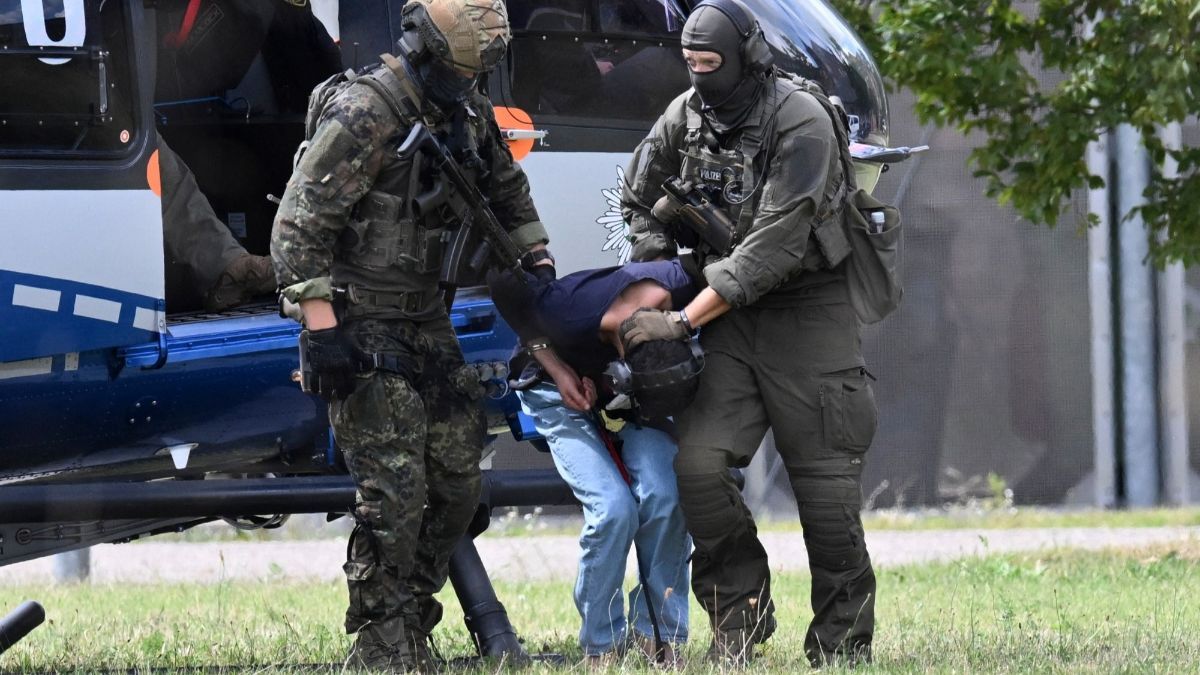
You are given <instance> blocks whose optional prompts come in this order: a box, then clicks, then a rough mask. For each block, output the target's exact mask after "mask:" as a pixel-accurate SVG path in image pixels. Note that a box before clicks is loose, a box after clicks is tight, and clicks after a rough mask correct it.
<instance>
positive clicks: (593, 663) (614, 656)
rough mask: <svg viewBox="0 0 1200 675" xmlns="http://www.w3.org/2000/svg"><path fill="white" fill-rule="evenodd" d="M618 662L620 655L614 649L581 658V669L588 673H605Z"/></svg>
mask: <svg viewBox="0 0 1200 675" xmlns="http://www.w3.org/2000/svg"><path fill="white" fill-rule="evenodd" d="M620 662H621V655H620V654H619V653H617V650H615V649H614V650H612V651H608V652H604V653H603V654H588V655H587V656H584V657H583V667H584V669H585V670H587V671H588V672H589V673H593V672H603V671H606V670H608V669H610V668H613V667H615V666H616V665H617V664H619V663H620Z"/></svg>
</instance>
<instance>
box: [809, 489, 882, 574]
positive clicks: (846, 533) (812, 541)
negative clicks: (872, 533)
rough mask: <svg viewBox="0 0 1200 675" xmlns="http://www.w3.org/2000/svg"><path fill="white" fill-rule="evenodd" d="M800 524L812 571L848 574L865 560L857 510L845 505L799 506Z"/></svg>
mask: <svg viewBox="0 0 1200 675" xmlns="http://www.w3.org/2000/svg"><path fill="white" fill-rule="evenodd" d="M800 524H801V525H802V526H803V527H804V544H805V547H806V548H807V549H808V560H809V562H810V563H811V564H812V566H813V567H817V568H821V569H827V570H851V569H854V568H855V567H858V566H859V565H860V564H861V563H862V561H863V559H864V558H865V557H866V553H867V545H866V542H865V541H864V539H863V530H862V524H861V523H860V521H859V519H858V510H857V509H856V508H855V507H852V506H848V505H846V504H837V503H829V502H803V503H801V504H800Z"/></svg>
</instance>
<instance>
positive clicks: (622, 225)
mask: <svg viewBox="0 0 1200 675" xmlns="http://www.w3.org/2000/svg"><path fill="white" fill-rule="evenodd" d="M624 190H625V168H624V167H622V166H621V165H619V164H618V165H617V186H616V187H615V188H605V189H603V190H601V191H600V194H602V195H604V201H606V202H608V210H607V211H605V212H604V215H602V216H600V217H599V218H597V219H596V223H597V224H599V225H603V226H604V227H605V229H607V230H608V238H607V239H606V240H605V241H604V246H602V247H600V250H601V251H616V252H617V262H618V263H619V264H621V265H624V264H625V263H627V262H629V256H630V254H631V253H633V243H632V242H630V241H629V223H626V222H625V218H624V216H622V215H621V193H622V192H623V191H624Z"/></svg>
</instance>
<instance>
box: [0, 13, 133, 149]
mask: <svg viewBox="0 0 1200 675" xmlns="http://www.w3.org/2000/svg"><path fill="white" fill-rule="evenodd" d="M128 36H129V31H128V30H127V17H126V14H125V5H124V3H122V2H86V3H85V2H84V1H83V0H52V1H49V2H42V0H36V1H31V0H0V157H28V156H86V157H93V158H103V157H110V158H111V157H120V156H123V155H125V154H127V152H128V151H129V150H130V149H131V148H132V143H131V141H133V140H134V138H135V136H136V131H137V120H136V115H135V112H134V111H135V110H136V107H137V106H136V96H135V93H134V82H133V78H132V76H131V72H132V71H131V64H130V60H131V59H130V56H131V51H132V50H131V49H130V45H129V44H128Z"/></svg>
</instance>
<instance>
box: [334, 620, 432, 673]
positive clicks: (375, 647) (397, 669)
mask: <svg viewBox="0 0 1200 675" xmlns="http://www.w3.org/2000/svg"><path fill="white" fill-rule="evenodd" d="M346 667H348V668H350V669H352V670H369V671H383V672H389V673H408V672H412V671H415V670H417V669H418V665H417V659H416V657H415V655H414V654H413V652H412V648H411V646H410V644H409V638H408V630H407V629H406V628H405V626H404V619H403V618H401V617H396V618H393V619H388V620H386V621H379V622H371V623H368V624H367V625H365V626H363V627H362V628H360V629H359V630H358V632H357V633H355V635H354V645H353V646H352V647H351V648H350V657H349V658H348V659H346Z"/></svg>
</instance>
